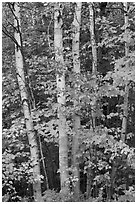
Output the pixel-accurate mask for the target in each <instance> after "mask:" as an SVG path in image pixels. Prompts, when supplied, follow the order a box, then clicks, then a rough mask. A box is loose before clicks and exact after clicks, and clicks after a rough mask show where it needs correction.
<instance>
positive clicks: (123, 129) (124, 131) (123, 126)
mask: <svg viewBox="0 0 137 204" xmlns="http://www.w3.org/2000/svg"><path fill="white" fill-rule="evenodd" d="M127 4H128V3H127V2H124V3H123V5H124V11H125V13H124V15H125V57H128V54H129V44H128V5H127ZM125 68H126V69H128V63H126V67H125ZM125 84H126V85H125V95H124V110H123V121H122V131H121V140H122V141H123V142H125V139H126V130H127V117H128V95H129V85H128V81H127V82H126V83H125Z"/></svg>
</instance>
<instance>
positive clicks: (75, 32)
mask: <svg viewBox="0 0 137 204" xmlns="http://www.w3.org/2000/svg"><path fill="white" fill-rule="evenodd" d="M81 7H82V2H76V3H75V13H74V20H73V23H72V57H73V72H74V74H75V76H76V78H77V77H79V74H80V56H79V40H80V25H81ZM74 89H75V96H74V107H76V106H78V103H79V99H78V94H77V93H78V91H79V89H80V86H79V85H78V84H77V83H76V84H74ZM73 127H74V136H73V141H72V165H73V168H74V170H73V175H74V178H75V179H76V182H75V185H74V196H75V199H78V197H79V193H80V178H79V163H78V160H77V153H78V149H79V130H80V116H79V115H78V113H77V112H75V113H74V116H73Z"/></svg>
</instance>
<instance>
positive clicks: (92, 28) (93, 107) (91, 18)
mask: <svg viewBox="0 0 137 204" xmlns="http://www.w3.org/2000/svg"><path fill="white" fill-rule="evenodd" d="M89 21H90V42H91V46H92V86H93V97H92V102H91V131H92V132H94V130H95V127H96V123H95V122H96V121H95V120H96V116H95V112H96V74H97V47H96V40H95V11H94V5H93V3H91V2H90V3H89ZM91 148H93V147H91ZM95 151H96V150H95ZM91 157H92V155H91ZM91 160H92V158H91ZM92 177H93V170H92V168H90V167H89V168H88V169H87V190H86V192H87V198H89V197H90V191H91V185H92V182H91V181H92Z"/></svg>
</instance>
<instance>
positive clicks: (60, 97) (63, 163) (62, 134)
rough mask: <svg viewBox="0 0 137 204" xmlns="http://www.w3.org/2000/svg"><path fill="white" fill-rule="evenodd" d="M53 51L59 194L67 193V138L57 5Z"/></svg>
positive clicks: (56, 6) (60, 24) (61, 48)
mask: <svg viewBox="0 0 137 204" xmlns="http://www.w3.org/2000/svg"><path fill="white" fill-rule="evenodd" d="M54 9H55V10H54V49H55V60H56V67H57V77H56V80H57V91H58V93H57V101H58V119H59V169H60V181H61V192H62V193H64V194H67V193H68V186H67V183H66V181H67V179H68V138H67V134H66V117H65V66H64V59H63V41H62V16H61V15H62V11H61V8H60V6H59V3H56V4H55V8H54Z"/></svg>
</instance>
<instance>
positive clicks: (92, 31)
mask: <svg viewBox="0 0 137 204" xmlns="http://www.w3.org/2000/svg"><path fill="white" fill-rule="evenodd" d="M89 14H90V16H89V18H90V41H91V46H92V78H93V80H92V83H93V87H94V93H93V94H94V96H93V98H92V107H91V108H92V129H93V130H94V129H95V126H96V125H95V111H96V74H97V46H96V40H95V11H94V5H93V3H89Z"/></svg>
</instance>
